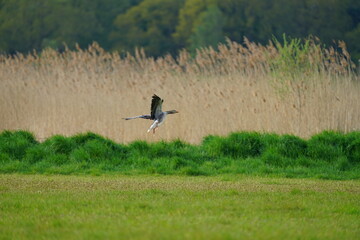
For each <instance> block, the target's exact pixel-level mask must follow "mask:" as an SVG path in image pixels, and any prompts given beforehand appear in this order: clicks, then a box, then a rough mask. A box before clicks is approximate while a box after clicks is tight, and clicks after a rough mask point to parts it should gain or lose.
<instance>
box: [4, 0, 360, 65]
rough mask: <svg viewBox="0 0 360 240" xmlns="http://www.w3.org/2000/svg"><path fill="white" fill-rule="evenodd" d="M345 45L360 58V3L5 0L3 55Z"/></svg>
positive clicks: (313, 0)
mask: <svg viewBox="0 0 360 240" xmlns="http://www.w3.org/2000/svg"><path fill="white" fill-rule="evenodd" d="M284 33H285V34H286V35H287V36H290V37H296V38H306V37H308V36H309V35H313V36H316V37H319V38H320V39H321V41H322V42H323V43H324V44H327V45H330V44H332V42H333V41H334V40H344V41H345V42H346V43H347V45H348V48H349V50H350V53H351V54H352V56H353V58H354V59H359V58H360V45H359V42H360V1H358V0H252V1H248V0H121V1H118V0H91V1H87V0H52V1H47V0H32V1H28V0H0V36H1V38H0V52H2V53H9V54H13V53H15V52H24V53H26V52H29V51H32V50H33V49H35V50H38V51H41V49H43V48H46V47H52V48H55V49H59V50H61V49H62V48H63V47H64V44H66V45H67V46H68V47H70V48H74V47H75V44H76V43H77V44H79V46H80V47H87V46H88V45H89V44H91V43H92V42H93V41H96V42H98V43H99V44H100V46H102V47H103V48H105V49H106V50H117V51H120V52H123V51H133V50H134V49H135V48H136V47H141V48H144V50H145V52H146V53H147V55H150V56H161V55H164V54H167V53H170V54H172V55H176V54H177V53H178V51H179V50H180V49H182V48H187V49H189V50H191V51H194V50H195V49H197V48H199V47H205V46H216V45H217V43H218V42H221V41H223V40H224V39H225V38H229V39H230V40H233V41H237V42H242V41H243V39H244V37H246V38H248V39H249V40H250V41H255V42H259V43H262V44H264V43H266V42H268V41H269V40H270V39H272V38H273V37H275V38H277V39H281V36H282V35H283V34H284Z"/></svg>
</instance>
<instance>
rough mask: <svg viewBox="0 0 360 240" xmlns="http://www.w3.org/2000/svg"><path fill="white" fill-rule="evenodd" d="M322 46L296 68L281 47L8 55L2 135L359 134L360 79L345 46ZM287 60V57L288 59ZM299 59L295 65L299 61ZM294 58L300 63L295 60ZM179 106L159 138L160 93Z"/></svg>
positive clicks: (0, 71) (1, 85)
mask: <svg viewBox="0 0 360 240" xmlns="http://www.w3.org/2000/svg"><path fill="white" fill-rule="evenodd" d="M339 47H340V48H339V49H340V50H339V51H336V50H334V49H333V48H329V49H323V48H321V47H320V46H319V45H318V44H316V43H315V42H314V41H310V42H309V46H308V50H306V51H302V53H304V54H302V55H301V54H298V55H296V57H295V58H294V59H295V61H293V64H291V63H288V62H287V61H288V59H287V58H286V57H284V53H282V52H281V49H279V46H276V44H275V45H274V44H272V43H269V44H268V45H267V46H261V45H257V44H255V43H251V42H248V41H246V40H245V44H244V45H241V44H237V43H234V42H230V41H228V42H227V43H226V44H222V45H219V49H218V51H215V50H213V49H212V48H207V49H203V50H201V51H199V52H198V54H197V56H196V57H195V58H192V57H191V56H190V54H189V53H187V52H186V51H183V52H181V53H180V54H179V56H178V57H177V58H176V59H174V58H172V57H170V56H165V57H163V58H159V59H153V58H149V57H146V56H145V54H144V53H143V52H142V51H141V50H139V51H137V53H136V54H135V56H131V55H127V56H124V57H120V56H119V55H118V54H116V53H108V52H104V51H103V50H102V49H101V48H100V47H99V46H97V45H96V44H93V45H92V46H91V47H89V49H87V50H81V49H77V50H76V51H70V50H67V51H65V52H63V53H58V52H56V51H54V50H51V49H48V50H45V51H43V52H42V53H41V54H38V53H33V54H29V55H21V54H19V55H16V56H12V57H10V56H4V55H2V56H0V131H1V130H4V129H7V130H10V129H24V130H29V131H32V132H34V133H35V135H36V136H37V137H38V138H39V139H40V140H42V139H44V138H47V137H49V136H51V135H54V134H62V135H73V134H75V133H80V132H85V131H92V132H96V133H99V134H101V135H104V136H106V137H109V138H111V139H113V140H115V141H118V142H130V141H133V140H137V139H143V140H147V141H158V140H161V139H164V140H169V139H174V138H180V139H182V140H185V141H188V142H191V143H198V142H200V141H201V139H202V138H203V137H204V136H206V135H209V134H218V135H225V134H228V133H229V132H233V131H261V132H276V133H281V134H283V133H289V134H296V135H298V136H301V137H309V136H310V135H312V134H315V133H317V132H319V131H322V130H328V129H332V130H340V131H345V132H347V131H352V130H359V129H360V121H359V119H360V87H359V84H358V83H359V77H358V76H357V75H356V74H355V73H354V72H353V71H352V66H351V62H350V61H349V56H348V55H347V52H346V50H345V47H344V46H343V44H342V43H340V45H339ZM285 55H286V54H285ZM294 59H293V60H294ZM290 60H291V59H290ZM154 93H155V94H157V95H159V96H161V97H162V98H164V99H165V102H164V105H163V108H164V110H171V109H176V110H178V111H179V112H180V114H175V115H171V116H169V117H168V119H167V121H166V122H165V124H164V125H163V126H161V127H160V129H159V130H158V131H157V133H156V134H155V135H153V134H149V133H147V132H146V130H147V129H148V127H149V126H150V125H151V121H149V120H143V119H137V120H132V121H124V120H123V119H122V117H128V116H135V115H140V114H147V113H148V112H149V111H150V100H151V96H152V94H154Z"/></svg>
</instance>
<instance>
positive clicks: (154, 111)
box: [124, 94, 178, 133]
mask: <svg viewBox="0 0 360 240" xmlns="http://www.w3.org/2000/svg"><path fill="white" fill-rule="evenodd" d="M163 102H164V100H163V99H161V98H160V97H159V96H157V95H155V94H154V95H153V96H152V100H151V108H150V115H140V116H135V117H128V118H124V119H125V120H131V119H136V118H143V119H150V120H154V122H153V123H152V125H151V126H150V128H149V129H148V132H150V131H151V130H153V133H155V130H156V128H158V127H159V126H160V125H161V124H163V122H164V121H165V118H166V116H167V115H168V114H174V113H178V111H176V110H170V111H165V112H163V111H162V104H163Z"/></svg>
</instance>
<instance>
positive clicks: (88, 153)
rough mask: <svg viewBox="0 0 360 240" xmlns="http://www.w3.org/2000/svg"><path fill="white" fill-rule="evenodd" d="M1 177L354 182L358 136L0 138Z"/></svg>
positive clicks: (358, 172)
mask: <svg viewBox="0 0 360 240" xmlns="http://www.w3.org/2000/svg"><path fill="white" fill-rule="evenodd" d="M0 143H1V151H0V162H1V165H0V173H11V172H14V173H16V172H20V173H56V174H80V173H84V174H92V175H100V174H105V173H116V172H118V173H123V174H146V173H150V174H162V175H174V174H176V175H190V176H198V175H204V176H209V175H219V174H250V175H274V176H283V177H291V178H294V177H315V178H326V179H357V178H360V161H359V159H360V158H359V154H360V153H359V152H360V150H359V149H360V134H359V132H351V133H347V134H343V133H340V132H332V131H325V132H322V133H319V134H317V135H314V136H312V137H311V138H310V139H309V140H305V139H302V138H299V137H297V136H293V135H289V134H286V135H276V134H267V133H264V134H261V133H256V132H235V133H231V134H229V135H228V136H223V137H220V136H214V135H210V136H207V137H205V138H204V139H203V141H202V143H201V144H200V145H192V144H188V143H186V142H183V141H181V140H173V141H170V142H165V141H159V142H153V143H147V142H145V141H135V142H132V143H130V144H128V145H124V144H118V143H115V142H113V141H111V140H110V139H106V138H103V137H101V136H99V135H96V134H93V133H86V134H78V135H76V136H72V137H65V136H60V135H55V136H53V137H50V138H49V139H47V140H46V141H44V142H42V143H40V142H37V141H36V140H35V139H34V137H33V135H32V134H31V133H27V132H24V131H13V132H10V131H5V132H3V133H1V134H0Z"/></svg>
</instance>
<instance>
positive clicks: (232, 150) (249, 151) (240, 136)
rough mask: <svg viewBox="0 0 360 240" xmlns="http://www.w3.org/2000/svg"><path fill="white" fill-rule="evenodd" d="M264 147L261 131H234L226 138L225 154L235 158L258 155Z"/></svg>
mask: <svg viewBox="0 0 360 240" xmlns="http://www.w3.org/2000/svg"><path fill="white" fill-rule="evenodd" d="M263 149H264V143H263V141H261V135H260V134H259V133H255V132H253V133H250V132H242V133H232V134H230V135H229V137H227V138H226V144H225V148H224V155H225V156H232V157H235V158H247V157H256V156H259V155H260V154H261V153H262V151H263Z"/></svg>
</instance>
